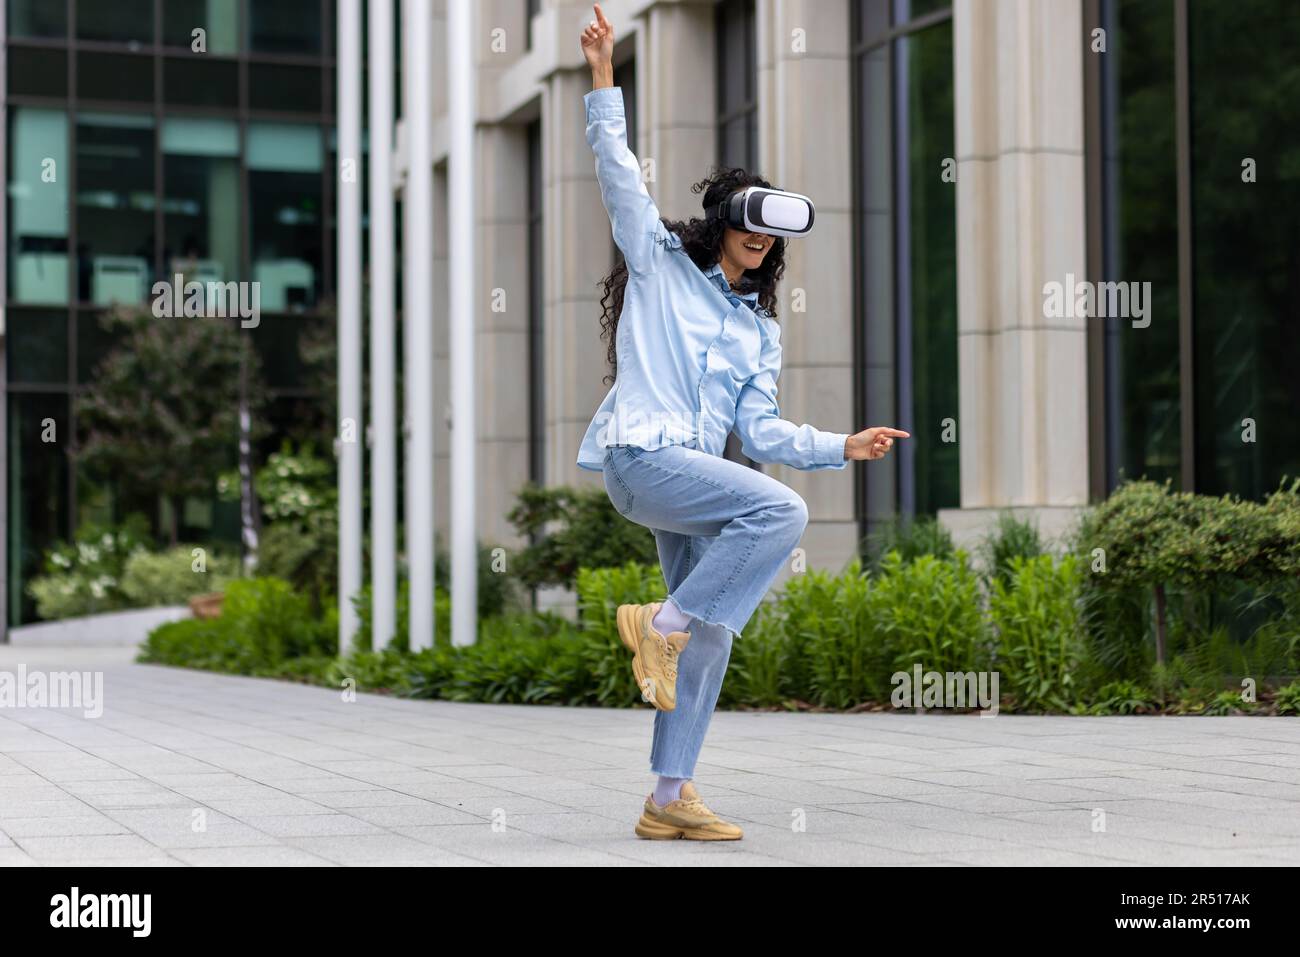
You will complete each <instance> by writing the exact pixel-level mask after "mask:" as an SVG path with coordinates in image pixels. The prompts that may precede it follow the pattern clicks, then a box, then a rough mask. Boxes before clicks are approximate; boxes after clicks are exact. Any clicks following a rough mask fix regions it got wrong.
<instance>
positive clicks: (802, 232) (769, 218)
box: [704, 186, 816, 236]
mask: <svg viewBox="0 0 1300 957" xmlns="http://www.w3.org/2000/svg"><path fill="white" fill-rule="evenodd" d="M815 212H816V211H815V210H814V209H813V203H812V200H811V199H809V198H808V197H807V196H803V195H801V194H799V193H787V192H785V190H780V189H764V188H763V187H761V186H750V187H747V188H746V189H742V190H739V191H738V192H735V193H732V194H731V195H730V196H728V197H727V198H726V199H724V200H723V201H722V202H720V203H714V204H713V205H712V206H710V207H708V208H707V209H705V211H704V218H705V219H721V220H723V221H724V222H725V223H726V224H727V225H728V226H730V227H731V228H732V229H743V230H745V231H746V232H750V233H767V234H768V235H771V236H807V235H808V233H810V232H811V231H812V225H813V216H814V215H815Z"/></svg>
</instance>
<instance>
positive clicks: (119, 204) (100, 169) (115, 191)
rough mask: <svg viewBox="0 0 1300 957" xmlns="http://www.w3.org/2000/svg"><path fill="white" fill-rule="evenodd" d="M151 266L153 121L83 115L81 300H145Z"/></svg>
mask: <svg viewBox="0 0 1300 957" xmlns="http://www.w3.org/2000/svg"><path fill="white" fill-rule="evenodd" d="M153 265H154V125H153V117H152V116H149V115H146V114H117V113H81V114H78V116H77V294H78V299H79V300H80V301H82V302H89V303H94V304H95V305H97V306H105V305H109V304H111V303H114V302H126V303H140V302H144V301H145V299H146V298H147V296H148V290H149V287H150V286H151V285H152V279H151V277H152V276H153V274H154V268H153Z"/></svg>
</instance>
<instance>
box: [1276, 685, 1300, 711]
mask: <svg viewBox="0 0 1300 957" xmlns="http://www.w3.org/2000/svg"><path fill="white" fill-rule="evenodd" d="M1273 707H1274V708H1276V709H1277V713H1278V714H1300V681H1293V682H1291V683H1290V684H1289V685H1286V686H1284V687H1282V688H1278V689H1277V694H1275V695H1274V696H1273Z"/></svg>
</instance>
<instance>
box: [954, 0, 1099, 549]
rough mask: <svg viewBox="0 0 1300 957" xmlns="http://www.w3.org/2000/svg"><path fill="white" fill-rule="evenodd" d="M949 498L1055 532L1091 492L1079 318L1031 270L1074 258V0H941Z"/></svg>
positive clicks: (1074, 267) (1070, 268)
mask: <svg viewBox="0 0 1300 957" xmlns="http://www.w3.org/2000/svg"><path fill="white" fill-rule="evenodd" d="M953 46H954V51H953V59H954V64H953V66H954V83H955V100H956V118H955V119H956V142H957V263H958V268H957V277H958V278H957V289H958V296H957V299H958V363H959V376H960V419H959V421H958V440H959V442H960V443H961V505H962V507H961V509H960V510H949V511H945V512H943V513H941V516H940V517H941V519H942V521H943V522H944V523H945V524H946V525H947V526H948V527H949V528H950V529H951V530H952V531H953V533H954V538H956V539H957V540H958V543H959V544H961V543H963V542H967V543H969V542H970V541H972V540H973V539H974V538H976V537H978V535H979V534H981V533H982V529H983V527H984V526H985V525H986V524H987V523H988V522H989V521H990V520H992V519H994V518H995V517H996V514H997V512H998V511H999V510H1001V509H1003V508H1011V509H1014V510H1015V511H1017V512H1019V513H1021V514H1023V515H1027V516H1031V517H1033V519H1034V520H1036V521H1037V523H1038V525H1039V527H1040V530H1041V531H1043V532H1044V533H1045V534H1047V535H1049V536H1055V535H1057V534H1059V533H1060V532H1061V531H1063V530H1064V528H1065V527H1066V526H1067V525H1068V524H1069V523H1070V522H1071V521H1072V520H1073V519H1074V517H1075V515H1076V513H1077V510H1078V507H1079V506H1082V505H1084V504H1086V503H1087V500H1088V421H1087V416H1088V405H1087V347H1086V338H1085V337H1086V326H1085V322H1086V320H1078V319H1046V318H1044V309H1043V293H1042V290H1043V285H1044V283H1046V282H1049V281H1053V280H1054V281H1056V282H1062V283H1063V282H1065V280H1066V275H1067V273H1069V274H1073V275H1074V276H1076V277H1083V276H1086V274H1087V269H1086V265H1087V259H1086V247H1085V230H1084V141H1083V129H1084V109H1083V61H1082V56H1083V51H1084V34H1083V14H1082V9H1081V2H1080V0H1034V2H1018V0H997V2H988V0H954V3H953Z"/></svg>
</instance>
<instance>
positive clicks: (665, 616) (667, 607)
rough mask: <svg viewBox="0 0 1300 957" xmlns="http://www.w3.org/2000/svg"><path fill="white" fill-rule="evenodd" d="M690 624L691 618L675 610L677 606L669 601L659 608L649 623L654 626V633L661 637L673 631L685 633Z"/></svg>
mask: <svg viewBox="0 0 1300 957" xmlns="http://www.w3.org/2000/svg"><path fill="white" fill-rule="evenodd" d="M690 623H691V616H690V615H683V614H682V613H681V612H680V611H678V610H677V606H676V605H674V604H673V603H672V602H670V601H665V602H664V603H663V604H662V605H661V606H660V607H659V612H658V613H657V614H656V615H655V616H654V619H653V620H652V621H651V622H650V624H652V625H654V629H655V631H657V632H659V634H661V635H667V634H668V633H669V632H673V631H685V630H686V629H687V627H688V626H689V625H690Z"/></svg>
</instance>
